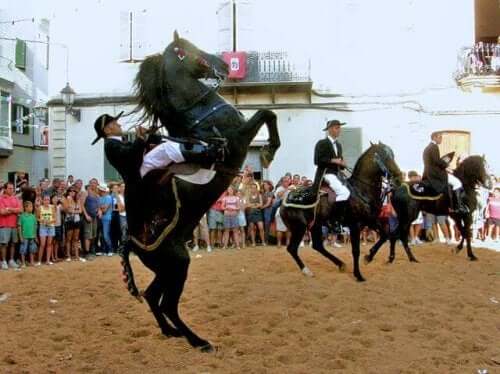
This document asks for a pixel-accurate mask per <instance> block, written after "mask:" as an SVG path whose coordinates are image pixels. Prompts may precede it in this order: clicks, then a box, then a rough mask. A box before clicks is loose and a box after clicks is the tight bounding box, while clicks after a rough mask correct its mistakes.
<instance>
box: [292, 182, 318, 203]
mask: <svg viewBox="0 0 500 374" xmlns="http://www.w3.org/2000/svg"><path fill="white" fill-rule="evenodd" d="M316 202H317V196H316V194H315V193H314V191H313V187H312V186H309V187H298V188H296V189H295V190H292V191H290V192H289V193H288V195H287V197H286V200H285V206H290V205H302V206H304V207H305V208H306V207H308V206H311V205H315V204H316Z"/></svg>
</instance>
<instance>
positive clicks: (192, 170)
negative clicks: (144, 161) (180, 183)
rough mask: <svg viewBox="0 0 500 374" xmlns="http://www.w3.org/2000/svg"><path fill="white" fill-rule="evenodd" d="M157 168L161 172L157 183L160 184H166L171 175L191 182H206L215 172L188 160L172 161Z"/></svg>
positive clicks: (208, 181)
mask: <svg viewBox="0 0 500 374" xmlns="http://www.w3.org/2000/svg"><path fill="white" fill-rule="evenodd" d="M159 170H161V172H162V177H161V178H160V180H159V182H158V183H159V184H160V185H162V186H165V185H167V184H168V183H169V182H170V180H171V179H172V177H173V176H176V177H177V178H179V179H182V180H184V181H186V182H189V183H192V184H208V183H210V181H211V180H212V179H213V178H214V176H215V173H216V172H215V170H212V169H206V168H203V167H201V166H200V165H198V164H193V163H188V162H182V163H172V164H170V165H168V166H167V167H166V168H164V169H159Z"/></svg>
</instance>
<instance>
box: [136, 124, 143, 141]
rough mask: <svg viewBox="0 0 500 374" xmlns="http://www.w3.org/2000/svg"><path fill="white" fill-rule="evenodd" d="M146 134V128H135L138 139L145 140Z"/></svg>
mask: <svg viewBox="0 0 500 374" xmlns="http://www.w3.org/2000/svg"><path fill="white" fill-rule="evenodd" d="M145 134H146V129H145V128H144V127H141V126H137V127H136V128H135V135H136V136H137V137H138V138H141V139H144V135H145Z"/></svg>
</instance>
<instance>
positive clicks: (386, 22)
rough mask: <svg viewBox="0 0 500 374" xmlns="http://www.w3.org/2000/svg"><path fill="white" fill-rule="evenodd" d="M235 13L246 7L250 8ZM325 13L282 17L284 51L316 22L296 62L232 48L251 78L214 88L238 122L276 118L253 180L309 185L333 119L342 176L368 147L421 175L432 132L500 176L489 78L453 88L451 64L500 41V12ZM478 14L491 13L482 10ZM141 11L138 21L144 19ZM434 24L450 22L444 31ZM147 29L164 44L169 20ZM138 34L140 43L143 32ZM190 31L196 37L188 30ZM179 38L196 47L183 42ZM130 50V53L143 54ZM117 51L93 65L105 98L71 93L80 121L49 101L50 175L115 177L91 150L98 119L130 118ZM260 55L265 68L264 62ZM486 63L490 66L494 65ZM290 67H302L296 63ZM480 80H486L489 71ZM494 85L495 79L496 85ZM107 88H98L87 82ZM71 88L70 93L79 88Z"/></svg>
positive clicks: (128, 65) (124, 67)
mask: <svg viewBox="0 0 500 374" xmlns="http://www.w3.org/2000/svg"><path fill="white" fill-rule="evenodd" d="M243 3H244V4H245V6H248V4H249V3H251V2H249V1H245V2H243ZM256 3H257V4H256V6H255V9H254V10H253V13H254V14H256V13H257V14H261V8H262V7H263V6H264V5H263V3H262V2H260V5H259V2H256ZM322 5H324V6H323V7H310V8H308V9H296V11H295V13H292V12H294V10H293V8H292V7H289V8H287V9H286V12H288V13H287V16H288V20H289V23H290V24H283V23H281V24H280V25H279V26H280V27H281V28H284V30H280V32H281V33H282V34H281V38H282V40H284V41H285V40H288V39H289V38H290V37H292V36H298V35H299V34H298V33H297V30H296V29H297V28H296V27H294V25H296V24H298V23H299V22H302V23H305V22H306V21H305V17H306V16H310V17H312V19H314V27H310V28H301V32H303V33H304V35H303V39H304V40H303V39H300V38H298V37H296V38H295V39H293V41H294V42H295V43H296V44H297V46H298V48H299V49H300V50H301V51H303V55H302V56H301V55H300V53H298V54H297V53H296V51H295V53H293V51H292V48H293V46H290V47H289V48H290V53H288V50H287V52H286V53H284V54H283V52H282V51H280V52H277V53H274V52H273V50H272V49H269V50H262V49H261V50H257V52H255V50H253V49H247V50H241V49H239V48H238V47H237V49H238V52H246V54H247V60H246V62H247V63H248V64H249V66H247V73H248V74H247V76H246V77H245V78H239V79H234V80H230V81H228V82H226V83H225V84H224V85H223V86H222V87H221V91H220V92H221V94H222V95H223V96H224V97H225V98H226V99H227V100H228V101H230V102H232V103H233V104H234V105H235V106H237V107H238V108H239V109H240V110H241V111H242V112H243V113H244V114H245V115H247V116H250V115H252V114H253V113H254V112H255V111H256V110H258V109H263V108H266V109H272V110H274V111H275V112H276V113H277V115H278V126H279V130H280V135H281V138H282V147H281V149H280V150H279V151H278V153H277V155H276V158H275V160H274V162H273V164H272V165H271V167H270V169H269V170H263V169H262V170H261V173H262V176H263V177H265V178H270V179H272V180H277V179H278V178H279V177H280V176H281V175H283V174H284V173H285V172H292V173H298V174H301V175H307V176H309V177H312V176H313V175H314V170H315V167H314V165H313V149H314V145H315V143H316V142H317V141H318V140H319V139H321V138H322V137H324V136H325V135H324V133H322V131H321V128H322V127H323V126H324V124H325V122H326V121H327V120H328V119H332V118H336V119H339V120H341V121H344V122H347V126H346V127H344V129H343V139H342V142H343V144H344V149H345V150H346V158H347V161H348V164H350V165H351V166H353V164H354V162H355V160H356V159H357V157H359V155H360V154H361V153H362V151H363V150H364V149H366V148H367V147H368V146H369V144H370V142H378V141H382V142H384V143H386V144H388V145H390V146H391V147H392V148H393V150H394V152H395V155H396V160H397V161H398V164H399V165H400V167H401V169H402V170H404V171H408V170H417V171H422V169H423V164H422V151H423V149H424V148H425V146H426V145H427V144H428V142H429V141H430V134H431V132H433V131H442V132H443V133H444V135H445V137H444V138H445V142H444V144H443V150H448V149H455V150H457V153H458V155H459V156H465V155H468V154H484V155H485V156H486V157H487V160H488V162H489V164H490V167H491V169H492V171H493V172H494V173H496V174H500V157H499V155H500V153H499V151H498V146H497V144H496V143H497V140H496V138H495V137H494V134H496V132H497V131H498V123H499V120H500V101H499V100H498V91H497V90H496V88H495V85H494V84H492V83H491V80H483V81H482V82H481V83H479V85H478V84H476V85H475V86H473V88H472V89H469V88H468V87H469V86H467V85H466V84H463V81H460V79H463V78H464V74H463V72H461V69H462V68H461V66H462V65H461V63H460V56H461V55H463V50H464V48H472V47H473V46H475V43H479V42H480V41H482V40H486V39H487V40H490V39H491V38H492V37H493V36H494V34H495V33H500V30H497V29H496V28H495V27H496V26H495V25H500V14H499V13H500V8H499V5H498V2H496V1H494V0H484V1H482V0H481V1H474V0H461V1H452V0H445V1H442V2H439V3H437V4H433V6H432V7H430V6H429V2H415V1H409V0H408V1H406V0H405V1H401V2H397V3H396V2H393V1H389V0H382V1H381V2H376V3H373V4H372V3H370V2H364V1H361V0H345V1H339V2H327V1H325V2H322ZM259 6H260V7H261V8H259ZM267 6H272V5H271V4H268V5H267ZM485 7H486V8H488V9H489V10H488V11H485V9H484V8H485ZM451 8H453V16H452V17H451V16H450V9H451ZM490 8H491V9H490ZM220 9H222V10H224V8H220ZM220 9H219V10H220ZM384 9H392V11H391V12H389V13H391V14H394V15H397V17H391V16H389V15H388V12H386V11H383V10H384ZM109 12H112V10H111V9H109ZM137 12H138V11H135V13H134V11H130V13H129V22H135V21H134V19H136V18H134V16H133V14H136V13H137ZM144 12H146V11H144ZM144 12H143V14H142V15H141V16H140V17H139V18H141V17H146V16H145V15H144ZM115 13H116V12H115ZM115 13H108V14H107V16H108V18H109V19H111V20H116V23H117V24H118V23H119V22H120V19H121V18H120V17H119V14H117V13H116V14H115ZM214 13H215V9H214ZM267 13H269V12H267ZM375 15H379V16H380V17H382V18H380V17H378V16H376V17H375ZM266 16H267V17H270V15H269V14H264V13H262V19H260V17H259V19H257V17H254V18H250V21H249V20H248V19H247V20H246V21H245V22H246V24H245V27H248V24H249V23H250V24H251V22H253V21H255V25H256V26H254V28H255V30H254V33H253V34H255V35H256V36H255V38H257V37H258V35H259V32H262V30H259V29H260V28H261V26H260V24H259V22H261V23H264V22H266V24H270V25H272V23H269V22H267V21H266V18H265V17H266ZM220 17H226V16H225V15H220ZM294 17H295V18H294ZM122 18H123V19H125V18H126V17H122ZM148 19H149V18H148ZM443 19H446V20H447V21H446V25H445V26H446V27H444V25H443ZM149 20H150V21H151V22H149V23H148V22H146V23H148V27H149V28H153V29H155V30H157V31H158V30H159V31H162V32H164V33H166V34H168V35H171V29H173V28H174V27H175V22H172V25H167V26H165V25H163V26H160V25H159V24H158V25H157V26H158V28H155V23H154V20H155V17H151V19H149ZM111 24H113V22H111ZM142 24H143V23H142ZM124 25H125V27H122V28H118V27H113V28H111V30H114V31H110V32H109V33H108V34H107V35H103V36H102V38H103V40H102V43H103V44H104V45H107V46H108V47H109V46H110V45H113V40H115V41H116V40H126V38H120V36H119V35H121V33H123V32H126V31H127V27H126V22H125V23H124ZM267 27H270V26H267ZM286 27H288V28H286ZM214 29H215V27H214ZM124 30H125V31H124ZM224 30H225V29H224ZM478 30H482V31H478ZM142 31H143V32H144V35H147V32H145V31H144V29H143V30H142ZM264 31H267V30H264ZM214 32H216V31H214ZM224 32H227V30H225V31H224ZM190 33H191V35H195V36H196V35H198V34H197V32H196V30H195V31H193V30H191V31H190ZM181 34H182V33H181ZM489 34H492V35H489ZM181 36H182V35H181ZM274 37H275V35H274ZM187 38H188V39H192V40H193V41H194V42H195V44H198V41H197V40H196V38H190V35H189V34H188V35H187ZM485 38H486V39H485ZM146 39H148V38H146ZM269 39H271V36H270V37H269ZM130 40H132V44H133V45H132V44H131V45H132V47H133V46H134V45H135V46H136V47H137V46H141V45H142V44H141V43H138V42H136V44H134V42H133V39H130ZM148 40H149V39H148ZM200 40H201V38H200ZM259 40H262V41H263V44H265V45H268V44H269V40H266V39H265V38H264V39H257V42H258V41H259ZM168 42H170V38H167V40H166V41H164V42H163V44H157V45H148V46H147V48H148V49H149V50H156V51H161V50H162V49H163V48H164V46H165V45H166V44H167V43H168ZM490 43H492V42H490ZM115 44H116V43H115ZM258 44H259V43H257V47H258ZM131 45H129V47H130V46H131ZM217 45H219V46H220V45H225V46H226V48H228V46H229V43H227V41H225V42H224V40H223V42H220V40H219V44H217V43H216V42H214V43H213V44H212V47H213V48H212V50H216V49H217ZM120 46H121V44H120ZM200 46H201V45H200ZM209 46H210V45H209ZM115 47H116V48H114V49H113V48H108V50H107V52H106V53H107V54H106V53H105V54H104V55H103V63H102V65H101V68H102V69H103V70H104V72H106V73H107V76H108V80H109V84H108V87H109V88H108V89H107V90H102V92H109V93H107V94H105V95H104V94H84V93H82V94H80V95H77V99H76V101H75V104H74V106H75V107H77V108H79V109H81V111H82V115H81V121H80V122H76V121H75V120H74V118H72V117H71V116H68V115H66V114H65V112H64V108H63V106H62V103H61V102H60V100H59V99H58V98H56V97H54V99H53V100H51V101H50V102H49V118H50V145H51V147H52V146H53V148H50V159H49V164H50V173H51V175H52V176H64V175H63V174H65V175H67V174H73V175H78V176H81V177H83V178H90V177H97V178H99V179H100V180H103V179H113V178H115V177H116V176H114V175H113V174H112V172H110V171H109V168H108V166H107V165H106V163H105V160H104V159H105V158H104V154H103V146H102V144H100V145H96V146H94V147H91V146H90V142H91V141H92V139H93V137H94V132H93V122H94V120H95V118H97V116H99V115H100V114H102V113H105V112H107V113H110V114H114V113H118V112H120V111H121V110H130V109H131V108H133V105H134V103H133V97H132V83H133V77H134V74H135V72H136V71H137V63H138V62H137V60H140V58H139V57H138V58H137V59H134V58H133V56H134V53H129V55H128V57H129V60H128V62H125V63H124V62H118V58H115V57H112V56H114V55H115V54H116V53H117V51H118V50H119V48H118V45H115ZM136 47H134V48H136ZM203 47H204V49H206V50H208V51H210V50H211V49H210V48H207V47H205V46H203ZM242 48H244V47H242ZM249 48H250V47H249ZM252 48H254V46H252ZM112 50H114V52H112ZM129 51H130V48H129ZM219 52H223V51H219ZM280 53H281V55H280ZM131 56H132V57H131ZM137 56H138V55H137ZM255 56H256V57H255ZM265 56H268V62H271V63H268V62H264V61H263V59H265ZM269 56H272V57H269ZM280 56H281V57H280ZM291 56H293V57H291ZM304 56H306V58H304ZM457 56H459V63H458V64H457ZM278 60H280V61H284V63H282V62H278ZM309 60H310V65H308V64H307V63H306V64H305V65H306V66H307V68H306V73H305V74H302V73H301V72H303V71H304V69H303V66H304V61H309ZM486 60H487V61H489V62H491V58H486ZM122 61H123V60H122ZM296 61H299V63H297V64H295V62H296ZM252 64H253V65H252ZM270 66H272V67H270ZM273 69H274V70H273ZM287 69H290V70H288V71H287ZM81 73H82V74H84V72H83V71H82V72H81ZM260 73H262V74H260ZM299 73H300V74H299ZM488 73H489V74H490V75H491V74H493V73H492V72H491V71H490V70H488ZM75 74H76V73H75V72H73V73H72V75H75ZM496 75H497V72H494V74H493V76H496ZM465 76H466V75H465ZM294 77H295V78H294ZM107 83H108V82H103V81H102V80H99V82H98V83H96V84H97V85H99V86H102V85H105V84H107ZM82 84H84V83H83V82H82ZM87 84H89V83H88V82H87ZM75 89H76V90H77V91H78V87H75ZM124 121H125V122H126V126H125V127H127V126H131V125H133V124H134V120H133V118H130V119H125V120H124ZM266 137H267V133H266V130H265V129H263V130H262V131H261V132H260V133H259V135H258V136H257V139H256V141H255V142H254V143H253V146H252V149H251V152H250V154H249V157H248V159H247V162H248V163H250V164H252V165H253V167H254V169H256V170H260V169H261V166H260V164H259V161H258V158H257V156H256V155H257V151H258V147H260V146H261V145H262V144H263V143H265V139H266ZM58 142H59V143H58ZM82 157H83V158H82ZM82 160H85V162H82Z"/></svg>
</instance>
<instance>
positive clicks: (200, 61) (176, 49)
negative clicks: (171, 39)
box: [174, 47, 225, 91]
mask: <svg viewBox="0 0 500 374" xmlns="http://www.w3.org/2000/svg"><path fill="white" fill-rule="evenodd" d="M174 53H175V54H176V56H177V58H178V59H179V61H180V62H183V61H184V59H185V58H186V57H187V56H188V55H190V53H188V52H186V50H185V49H184V48H181V47H174ZM195 61H196V62H197V63H198V64H199V65H201V66H204V67H206V68H207V73H206V74H205V79H207V78H208V71H209V70H210V68H211V69H212V72H213V74H214V76H215V78H214V79H215V81H216V83H215V84H213V85H212V90H214V91H216V90H218V89H219V86H220V85H221V83H222V81H223V80H224V79H225V78H224V75H223V74H221V73H219V71H218V70H217V69H216V68H215V66H212V67H211V66H210V64H209V63H208V61H207V60H205V59H204V58H203V57H201V56H200V55H197V56H196V57H195Z"/></svg>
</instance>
